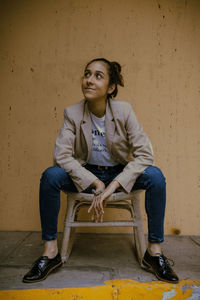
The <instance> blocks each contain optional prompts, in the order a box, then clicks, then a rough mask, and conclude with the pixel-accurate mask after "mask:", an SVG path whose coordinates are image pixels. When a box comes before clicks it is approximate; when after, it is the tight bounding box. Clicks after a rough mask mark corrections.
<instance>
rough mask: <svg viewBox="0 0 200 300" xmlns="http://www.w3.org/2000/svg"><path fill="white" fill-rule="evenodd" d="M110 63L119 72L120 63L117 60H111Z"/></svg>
mask: <svg viewBox="0 0 200 300" xmlns="http://www.w3.org/2000/svg"><path fill="white" fill-rule="evenodd" d="M111 65H112V66H113V68H114V69H115V70H116V71H117V72H118V73H121V70H122V68H121V65H120V64H119V63H118V62H116V61H112V62H111Z"/></svg>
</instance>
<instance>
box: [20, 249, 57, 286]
mask: <svg viewBox="0 0 200 300" xmlns="http://www.w3.org/2000/svg"><path fill="white" fill-rule="evenodd" d="M61 265H62V260H61V256H60V253H58V254H57V255H56V257H54V258H52V259H50V258H48V257H47V256H41V257H39V258H38V259H37V260H36V261H35V262H34V264H33V266H32V268H31V270H30V271H29V272H28V273H27V274H26V275H25V276H24V278H23V282H26V283H29V282H30V283H31V282H37V281H41V280H44V279H46V278H47V276H48V275H49V273H50V272H51V271H53V270H55V269H56V268H58V267H59V266H61Z"/></svg>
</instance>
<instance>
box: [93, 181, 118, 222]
mask: <svg viewBox="0 0 200 300" xmlns="http://www.w3.org/2000/svg"><path fill="white" fill-rule="evenodd" d="M119 187H120V184H119V182H117V181H115V180H113V181H112V182H111V183H110V184H109V185H108V186H107V188H106V189H104V190H103V191H100V190H98V191H97V190H95V192H94V193H95V194H96V195H94V198H93V201H92V204H91V206H90V207H89V209H88V213H90V212H91V210H92V209H93V215H92V220H95V222H103V214H104V207H106V204H107V199H108V198H109V197H110V196H111V195H112V194H113V193H114V192H115V191H116V189H117V188H119Z"/></svg>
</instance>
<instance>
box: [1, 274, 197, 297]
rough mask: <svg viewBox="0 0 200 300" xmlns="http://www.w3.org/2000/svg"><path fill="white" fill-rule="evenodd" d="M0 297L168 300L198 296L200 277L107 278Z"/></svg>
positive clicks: (3, 294)
mask: <svg viewBox="0 0 200 300" xmlns="http://www.w3.org/2000/svg"><path fill="white" fill-rule="evenodd" d="M0 299H1V300H44V299H48V300H51V299H53V300H139V299H143V300H146V299H148V300H151V299H152V300H156V299H162V300H168V299H188V300H199V299H200V280H197V281H195V280H183V281H181V282H180V283H178V284H168V283H164V282H160V281H152V282H146V283H141V282H138V281H134V280H130V279H119V280H110V281H106V282H105V285H104V286H94V287H80V288H64V289H30V290H5V291H0Z"/></svg>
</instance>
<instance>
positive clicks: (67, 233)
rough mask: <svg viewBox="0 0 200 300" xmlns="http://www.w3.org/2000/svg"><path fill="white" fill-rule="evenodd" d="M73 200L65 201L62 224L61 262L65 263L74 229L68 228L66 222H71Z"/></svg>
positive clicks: (71, 243)
mask: <svg viewBox="0 0 200 300" xmlns="http://www.w3.org/2000/svg"><path fill="white" fill-rule="evenodd" d="M74 204H75V200H74V199H73V198H70V197H69V199H68V200H67V210H66V216H65V222H64V230H63V241H62V247H61V258H62V262H63V263H64V262H66V261H67V260H68V258H69V256H70V253H71V250H72V246H73V241H74V239H73V238H72V235H73V236H74V232H75V228H72V227H69V226H68V222H70V221H73V220H72V216H73V208H74Z"/></svg>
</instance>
